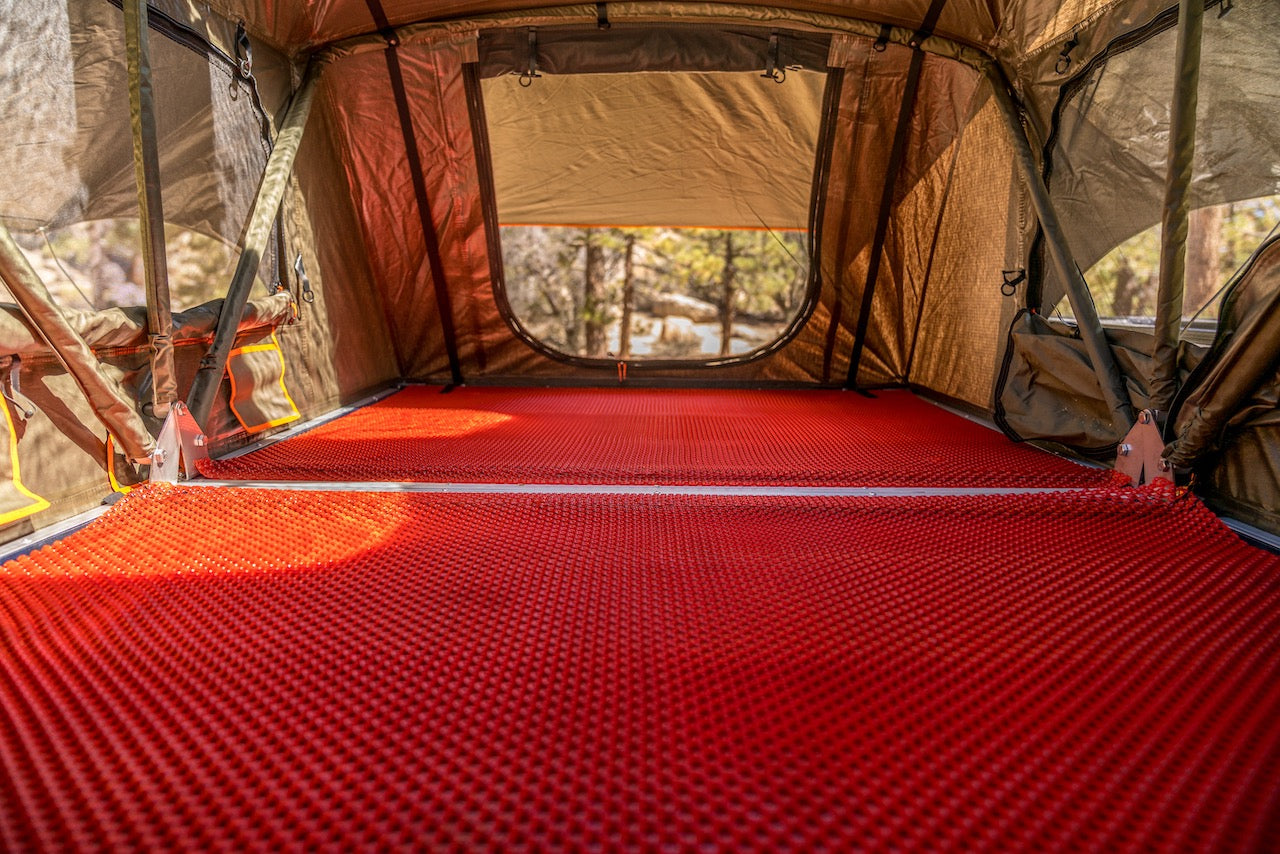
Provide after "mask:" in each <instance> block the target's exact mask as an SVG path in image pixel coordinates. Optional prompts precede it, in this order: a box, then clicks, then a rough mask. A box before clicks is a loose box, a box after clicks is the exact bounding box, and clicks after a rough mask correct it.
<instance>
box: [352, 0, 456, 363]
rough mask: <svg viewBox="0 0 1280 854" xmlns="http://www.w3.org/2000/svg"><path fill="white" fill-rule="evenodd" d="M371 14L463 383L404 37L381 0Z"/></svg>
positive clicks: (447, 338)
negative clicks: (403, 62) (408, 89)
mask: <svg viewBox="0 0 1280 854" xmlns="http://www.w3.org/2000/svg"><path fill="white" fill-rule="evenodd" d="M366 2H367V3H368V6H369V14H370V15H372V16H373V21H374V24H375V25H376V26H377V27H378V31H379V32H380V33H381V34H382V36H383V38H385V39H386V40H387V49H386V51H385V52H384V53H385V55H386V58H387V74H388V75H389V76H390V77H391V92H392V95H394V96H395V100H396V112H397V113H398V114H399V118H400V130H401V132H402V133H403V134H404V147H405V154H406V156H407V157H408V159H409V176H410V178H411V179H412V180H413V194H414V196H415V197H416V199H417V203H418V219H419V220H420V221H421V223H422V236H423V242H424V243H425V244H426V249H427V264H428V266H429V267H430V268H431V286H432V288H433V290H434V291H435V296H436V310H437V312H438V313H439V315H440V329H441V332H442V333H443V334H444V347H445V352H446V354H447V355H448V357H449V377H450V383H451V384H452V385H459V384H461V383H462V367H461V365H460V363H459V361H458V340H457V333H456V332H455V330H454V325H453V300H452V299H451V298H450V296H449V287H448V284H447V283H446V282H445V275H444V262H443V261H442V260H441V258H440V237H439V235H438V234H437V233H436V226H435V222H434V221H432V219H431V197H430V195H428V193H427V179H426V177H425V175H424V174H423V169H422V152H421V151H420V150H419V148H418V136H417V134H415V133H414V131H413V116H412V115H411V114H410V113H409V98H408V97H407V96H406V95H405V90H404V72H403V71H402V70H401V68H400V54H399V47H400V39H399V38H398V37H397V36H396V34H395V31H394V30H393V29H392V28H391V26H390V23H389V22H388V20H387V16H386V13H385V12H383V10H382V3H381V2H380V0H366Z"/></svg>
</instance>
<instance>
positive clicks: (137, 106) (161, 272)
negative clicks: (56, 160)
mask: <svg viewBox="0 0 1280 854" xmlns="http://www.w3.org/2000/svg"><path fill="white" fill-rule="evenodd" d="M124 33H125V52H126V54H127V56H128V62H129V116H130V119H131V122H132V124H133V168H134V174H135V177H136V180H137V184H138V211H139V215H138V236H139V238H140V239H141V241H142V265H143V268H144V269H145V271H146V279H147V342H148V344H149V346H150V348H151V379H152V382H151V406H152V412H153V413H154V415H155V416H156V417H157V418H164V417H165V416H166V415H168V414H169V407H170V405H172V404H173V402H174V401H175V400H177V398H178V378H177V375H176V373H175V371H174V368H173V315H172V309H171V307H170V304H169V267H168V259H167V258H166V257H165V246H164V205H163V203H162V201H161V195H160V153H159V150H158V147H157V144H156V109H155V93H154V91H153V90H152V87H151V41H150V38H149V31H148V29H147V0H126V2H125V4H124Z"/></svg>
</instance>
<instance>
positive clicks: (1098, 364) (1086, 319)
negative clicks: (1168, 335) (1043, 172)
mask: <svg viewBox="0 0 1280 854" xmlns="http://www.w3.org/2000/svg"><path fill="white" fill-rule="evenodd" d="M987 80H988V81H989V82H990V83H991V90H992V92H993V94H994V95H995V99H996V104H997V105H998V106H999V107H1000V114H1001V116H1003V118H1004V122H1005V127H1006V128H1007V130H1008V131H1009V139H1010V141H1011V142H1012V143H1013V151H1014V158H1015V159H1016V160H1017V162H1018V167H1019V168H1020V169H1021V171H1022V178H1023V181H1024V182H1025V183H1026V185H1027V192H1028V194H1029V195H1030V196H1031V205H1032V207H1034V208H1035V211H1036V217H1037V219H1039V220H1040V227H1041V228H1042V229H1043V230H1044V239H1045V245H1046V246H1048V247H1049V254H1050V256H1051V257H1052V259H1053V264H1054V266H1055V267H1056V268H1057V272H1058V275H1059V276H1061V277H1062V280H1063V282H1065V283H1066V286H1067V297H1068V299H1069V300H1070V302H1071V310H1072V311H1073V312H1075V316H1076V323H1077V324H1078V326H1079V329H1080V337H1081V338H1082V339H1083V341H1084V346H1085V351H1086V352H1087V353H1088V355H1089V361H1090V363H1091V364H1092V365H1093V372H1094V374H1095V375H1097V378H1098V385H1099V386H1100V387H1101V389H1102V399H1103V400H1104V401H1105V402H1106V404H1107V408H1108V409H1109V410H1110V411H1111V419H1112V422H1113V425H1114V426H1115V428H1116V429H1117V430H1118V431H1119V433H1120V434H1121V435H1123V434H1124V433H1125V432H1127V431H1128V429H1129V428H1130V427H1132V426H1133V423H1134V414H1133V406H1132V405H1131V404H1130V403H1129V395H1128V392H1127V391H1126V389H1125V385H1124V377H1123V376H1122V375H1121V373H1120V369H1119V368H1118V367H1117V366H1116V361H1115V357H1114V355H1112V353H1111V348H1110V347H1109V346H1108V345H1107V339H1106V334H1105V333H1104V332H1103V330H1102V321H1101V320H1099V319H1098V310H1097V308H1095V307H1094V304H1093V297H1092V296H1090V294H1089V286H1088V285H1087V284H1086V283H1085V280H1084V276H1083V275H1082V274H1081V273H1080V268H1079V267H1077V266H1076V263H1075V260H1074V258H1073V256H1072V255H1071V250H1070V248H1069V246H1068V244H1067V236H1066V234H1065V233H1064V232H1063V230H1062V223H1061V222H1060V221H1059V220H1058V213H1057V211H1055V210H1054V208H1053V203H1052V202H1051V201H1050V200H1049V190H1048V188H1047V187H1045V185H1044V180H1043V179H1042V178H1041V177H1040V172H1039V170H1038V169H1037V167H1036V161H1035V155H1033V154H1032V153H1031V143H1030V142H1029V141H1028V140H1027V134H1026V130H1025V129H1024V128H1023V126H1022V120H1021V118H1020V117H1019V115H1018V107H1017V106H1016V105H1015V104H1014V101H1013V95H1012V93H1011V92H1010V89H1009V82H1008V80H1007V79H1006V78H1005V76H1004V72H1003V71H1002V70H1001V69H1000V67H999V66H998V65H997V64H996V63H994V62H992V63H989V64H988V65H987Z"/></svg>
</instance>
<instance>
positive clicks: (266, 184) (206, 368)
mask: <svg viewBox="0 0 1280 854" xmlns="http://www.w3.org/2000/svg"><path fill="white" fill-rule="evenodd" d="M321 67H322V64H321V63H318V62H315V61H312V62H310V63H308V65H307V70H306V73H305V75H304V76H303V79H302V86H301V87H300V88H299V89H298V92H297V94H296V95H294V98H293V103H291V104H290V105H289V110H288V113H287V114H286V115H285V117H284V122H283V123H282V125H281V127H280V132H279V133H278V134H277V135H276V139H275V145H274V146H273V147H272V149H271V156H270V157H269V158H268V159H267V168H266V171H265V173H264V174H263V177H262V186H261V187H259V188H258V197H257V198H256V199H255V200H254V202H253V211H252V212H251V213H250V214H249V225H248V228H246V229H245V238H244V251H243V252H241V253H240V260H239V262H237V264H236V271H235V273H234V274H233V275H232V277H231V284H230V286H229V287H228V288H227V296H226V297H225V298H224V299H223V301H222V312H221V313H220V314H219V315H218V327H217V329H216V330H215V331H214V334H213V343H212V344H211V345H210V346H209V352H207V353H206V354H205V355H204V358H202V359H201V360H200V367H199V369H198V370H197V371H196V376H195V379H194V380H192V382H191V393H190V395H188V397H187V407H188V409H190V410H191V414H192V415H193V416H194V417H195V419H196V423H198V424H199V425H200V426H201V427H205V428H207V427H208V424H207V423H206V422H207V421H208V419H209V413H210V412H211V411H212V410H213V401H214V398H215V397H216V396H217V393H218V387H219V386H221V385H222V375H223V374H224V373H225V372H226V369H227V358H228V357H229V356H230V354H231V347H232V345H233V344H234V343H235V338H236V333H237V332H238V331H239V329H240V320H241V319H242V318H243V317H244V306H245V303H246V302H248V301H249V294H250V292H251V291H252V290H253V281H254V276H256V275H257V273H258V265H259V264H261V263H262V253H263V252H265V251H266V248H267V242H268V241H269V240H270V239H271V227H272V225H273V224H274V223H275V219H276V213H277V211H279V210H280V202H281V200H282V199H283V198H284V190H285V187H286V186H287V185H288V183H289V174H290V173H291V172H292V170H293V161H294V158H295V157H296V156H297V154H298V146H299V144H300V143H301V142H302V132H303V130H304V129H305V128H306V125H307V116H308V115H309V114H310V113H311V100H312V97H313V96H314V95H315V88H316V87H315V84H316V80H317V79H319V77H320V69H321ZM280 263H284V259H280Z"/></svg>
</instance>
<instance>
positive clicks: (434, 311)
mask: <svg viewBox="0 0 1280 854" xmlns="http://www.w3.org/2000/svg"><path fill="white" fill-rule="evenodd" d="M395 50H396V60H395V61H396V62H397V63H398V66H399V68H400V73H401V76H402V79H403V85H404V88H405V90H406V91H407V92H408V93H410V96H409V97H408V98H407V99H406V101H407V108H408V115H409V119H410V123H411V126H412V134H413V136H412V139H411V141H410V142H409V143H408V144H411V145H414V146H416V149H417V154H418V156H419V157H420V159H421V162H422V164H423V173H424V174H423V176H422V178H423V183H424V185H425V190H426V195H427V198H428V201H429V204H430V207H431V226H432V227H433V229H434V231H435V233H436V237H437V239H438V243H439V247H440V254H441V264H442V268H443V272H444V276H445V279H446V285H447V290H448V293H449V294H450V296H451V303H452V311H453V315H452V326H453V328H454V329H455V330H456V340H457V349H458V356H459V360H460V363H461V368H462V375H463V377H464V379H466V380H467V381H470V382H480V381H498V380H511V379H518V380H529V379H535V378H537V379H553V378H587V379H594V380H596V381H609V380H611V379H612V378H613V377H614V376H615V375H616V370H615V366H614V365H613V364H612V363H609V362H603V361H602V362H601V363H599V364H598V365H596V366H584V365H582V364H577V363H575V364H570V363H568V362H565V361H560V360H557V359H554V358H551V357H549V356H548V355H547V354H546V353H544V352H541V351H539V350H536V349H534V348H533V347H531V346H529V345H528V344H526V343H525V342H524V340H522V339H521V338H520V337H519V336H518V335H517V334H516V333H515V332H514V331H513V330H512V328H511V327H510V326H509V325H508V324H507V323H506V321H505V320H504V319H503V317H502V313H501V311H500V308H499V307H500V299H501V298H500V297H499V295H498V294H497V293H496V292H495V286H494V281H495V278H496V277H495V276H494V275H493V272H494V271H493V270H492V264H491V262H492V260H493V258H492V255H491V252H492V250H491V248H490V247H491V246H492V245H493V244H492V243H491V242H490V241H489V240H488V237H489V235H487V233H486V224H485V219H484V210H483V207H482V205H483V202H484V199H483V196H482V194H481V187H482V177H481V173H480V169H481V167H482V166H487V164H484V163H483V161H478V160H477V153H476V152H477V146H476V139H475V137H474V128H475V127H476V125H473V122H472V117H473V112H474V111H476V110H478V109H479V107H478V106H476V105H475V100H474V99H475V92H474V85H473V91H472V93H471V97H472V99H473V100H472V105H471V106H469V104H468V91H467V83H466V80H465V74H464V66H465V65H466V64H467V63H469V62H473V61H475V58H476V55H477V54H476V51H475V36H474V34H469V33H462V34H458V35H451V36H445V37H442V38H439V39H436V40H434V41H424V42H414V43H405V44H401V45H399V46H398V47H397V48H396V49H395ZM910 54H911V51H910V50H909V49H908V48H905V47H902V46H899V45H893V44H890V45H887V46H886V45H881V46H879V48H877V46H876V45H875V42H874V40H872V39H864V38H859V37H853V36H839V37H837V39H836V40H834V41H833V43H832V48H831V60H830V61H831V63H832V66H831V67H832V68H833V69H835V70H834V71H833V72H832V73H833V74H838V75H840V77H841V79H840V81H839V84H840V102H839V109H838V113H837V115H836V126H835V129H834V144H833V152H834V154H833V157H832V163H831V169H830V172H829V174H828V176H827V181H826V184H825V186H824V188H823V193H822V194H823V195H824V196H825V206H824V212H823V230H822V240H821V244H822V251H821V255H820V258H819V259H818V263H819V264H820V265H821V270H822V276H821V289H820V291H819V293H818V296H817V304H816V307H815V309H814V311H813V314H812V315H811V316H810V317H809V319H808V321H807V323H805V324H804V325H803V327H802V328H801V329H800V330H799V332H798V334H797V335H796V337H794V338H793V339H791V340H790V341H788V342H787V343H786V344H785V345H784V346H782V347H781V348H780V349H779V350H777V351H776V352H772V353H769V354H767V355H765V356H764V357H762V358H759V359H756V360H754V361H748V362H743V363H738V364H730V365H723V366H716V367H714V368H707V367H700V366H696V365H691V366H689V367H663V366H645V365H643V364H637V365H633V366H632V368H633V370H632V376H634V377H637V378H639V377H644V378H651V379H660V380H680V379H688V380H696V381H698V382H704V383H705V382H713V383H714V382H725V381H729V382H733V381H738V382H741V381H782V382H803V383H827V384H840V383H842V382H843V380H844V374H845V372H846V371H847V369H848V364H849V357H850V352H851V346H852V330H853V328H854V326H855V325H856V323H857V312H858V306H859V304H860V302H861V298H862V296H861V295H862V290H863V287H864V286H865V283H866V278H867V273H868V261H869V258H870V252H871V243H872V237H873V234H874V231H875V210H876V206H877V203H878V200H879V198H880V195H881V192H882V189H883V184H884V176H885V173H886V170H887V166H888V160H889V149H890V143H891V141H892V138H893V134H894V130H895V127H896V117H897V114H898V107H899V105H900V104H901V102H902V98H903V92H904V86H905V79H906V72H907V66H908V64H909V61H910ZM761 65H763V58H762V62H761ZM326 79H327V83H326V84H325V89H324V97H323V98H322V99H321V106H320V109H321V111H322V112H326V113H328V114H329V116H330V117H331V119H332V121H333V123H334V125H335V127H337V128H338V132H339V134H340V135H342V136H343V141H342V149H343V153H344V155H345V157H346V158H347V160H346V164H347V169H348V172H349V176H350V182H351V186H352V188H353V192H354V193H355V194H356V198H357V204H356V206H357V209H358V210H359V211H360V215H361V226H362V228H361V233H362V235H363V237H364V242H365V246H366V250H367V254H368V257H369V262H370V264H371V265H372V267H373V269H374V272H375V275H376V278H377V281H378V283H379V290H380V293H381V296H382V300H383V303H384V304H385V305H386V306H388V310H389V326H390V329H391V334H392V338H393V341H394V343H395V347H396V349H397V357H398V359H399V361H400V364H401V366H402V368H403V371H404V375H405V376H406V377H408V378H411V379H423V380H425V379H435V380H443V379H447V367H448V357H447V352H446V348H445V343H444V336H443V326H442V324H441V317H440V313H439V312H440V306H439V303H438V300H437V299H436V298H435V297H434V290H435V288H434V283H433V282H432V281H431V264H430V263H429V258H428V255H427V245H428V241H427V240H426V239H425V237H424V233H423V231H424V230H423V227H422V223H421V217H420V216H419V207H418V198H417V191H416V189H415V187H414V181H413V175H412V174H411V167H410V159H411V158H410V155H409V150H408V148H407V144H406V140H405V138H404V135H403V133H402V130H403V125H402V124H401V118H400V116H399V110H398V107H397V103H396V97H395V95H394V93H393V92H392V91H391V86H390V76H389V73H388V63H387V59H386V56H385V53H384V52H383V51H364V52H357V53H354V54H352V55H347V56H341V57H339V58H337V59H335V60H334V61H333V66H332V73H330V74H328V75H327V78H326ZM922 79H923V84H922V86H921V92H922V95H921V96H920V98H919V99H918V100H917V102H916V106H915V109H914V111H913V112H912V113H911V115H910V134H909V139H908V145H907V156H906V158H905V160H904V163H903V166H902V169H901V170H900V172H899V173H898V176H897V181H896V184H895V187H896V188H897V193H898V194H900V197H899V199H898V204H897V205H895V216H894V219H893V225H892V228H891V230H890V236H889V239H888V240H887V241H886V243H885V246H884V249H883V252H884V253H885V255H884V258H885V260H884V262H883V263H882V264H881V270H882V274H881V281H880V283H879V285H878V287H877V297H876V300H877V301H876V302H875V304H874V305H873V312H874V315H875V317H877V318H880V320H878V321H876V322H875V323H874V324H873V326H872V334H871V335H870V336H869V340H868V345H867V350H866V353H865V354H864V360H863V370H862V372H861V373H860V376H859V382H860V383H861V384H866V385H878V384H885V383H896V382H901V381H902V380H903V378H904V376H905V367H906V361H907V358H908V353H909V346H908V344H907V343H906V342H904V341H903V340H902V339H901V338H900V336H899V332H900V330H899V328H898V326H899V324H898V318H897V315H898V313H899V308H900V307H902V306H904V305H906V306H907V308H908V310H910V309H911V307H912V306H913V305H914V301H915V300H916V299H917V297H916V296H915V295H916V294H919V293H920V292H921V291H922V290H923V281H924V273H925V269H924V268H925V266H926V265H927V263H928V255H929V252H928V250H927V247H929V246H930V245H931V243H932V239H933V235H934V233H935V231H936V229H937V225H938V213H939V210H940V206H941V203H942V197H943V195H944V192H943V191H944V189H945V184H946V180H947V179H948V178H949V177H950V176H951V172H950V170H949V168H946V166H945V165H944V166H941V167H940V166H939V165H938V164H939V163H940V162H941V161H947V163H948V164H949V160H948V159H947V158H946V157H944V155H945V154H946V152H947V151H948V150H949V149H950V148H951V146H952V144H953V142H954V141H955V139H956V138H957V137H958V135H959V133H960V129H961V128H962V126H963V124H964V121H965V119H966V118H967V116H968V111H969V109H970V101H971V100H972V98H973V94H974V92H975V91H976V90H977V88H978V86H979V77H978V75H977V73H976V72H975V71H973V70H972V69H970V68H968V67H966V66H964V65H961V64H959V63H956V62H954V61H951V60H946V59H943V58H939V57H933V56H930V57H928V58H927V59H926V60H925V63H924V71H923V75H922ZM535 84H536V82H535ZM576 120H577V117H574V116H567V117H565V122H566V127H570V126H571V125H572V123H573V122H574V121H576ZM476 124H478V125H479V126H480V132H481V133H484V132H485V131H484V127H483V122H480V123H476ZM389 131H390V132H389ZM486 142H487V140H481V146H480V151H481V152H482V154H481V156H482V157H483V153H484V152H486V151H488V146H487V145H486V144H485V143H486ZM492 156H494V157H498V156H501V153H500V152H493V153H492ZM760 156H761V162H760V164H759V165H760V168H761V169H767V168H768V166H769V163H768V152H767V151H761V153H760ZM927 176H928V177H929V180H927V181H926V180H925V179H926V177H927ZM528 180H530V181H534V182H536V180H537V176H536V174H531V175H530V176H529V178H528ZM918 186H919V187H920V188H919V189H913V188H917V187H918ZM924 187H927V188H928V189H924ZM904 197H905V198H909V199H910V203H909V204H903V203H902V198H904ZM996 263H998V262H996ZM497 272H499V273H500V272H501V271H500V270H499V271H497ZM913 316H914V315H913ZM832 318H836V323H835V324H834V325H833V324H832V322H831V319H832ZM988 355H989V357H990V364H991V365H992V366H994V361H995V353H994V347H992V349H991V350H990V352H989V354H988ZM979 396H980V397H982V398H983V399H981V400H977V399H975V400H973V401H972V402H974V403H978V404H982V403H985V394H983V393H979Z"/></svg>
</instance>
